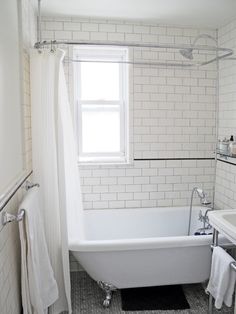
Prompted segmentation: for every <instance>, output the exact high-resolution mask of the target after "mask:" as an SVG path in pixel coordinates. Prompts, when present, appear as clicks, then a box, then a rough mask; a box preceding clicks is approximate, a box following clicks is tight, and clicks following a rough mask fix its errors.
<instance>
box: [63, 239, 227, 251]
mask: <svg viewBox="0 0 236 314" xmlns="http://www.w3.org/2000/svg"><path fill="white" fill-rule="evenodd" d="M220 238H221V237H220ZM211 243H212V235H201V236H200V235H199V236H194V235H191V236H187V235H186V236H176V237H173V236H171V237H156V238H154V237H153V238H135V239H115V240H114V239H113V240H78V239H76V238H75V239H71V240H70V241H69V250H70V251H75V252H101V251H133V250H150V249H168V248H181V247H193V246H195V247H197V246H206V245H207V246H209V248H210V245H211Z"/></svg>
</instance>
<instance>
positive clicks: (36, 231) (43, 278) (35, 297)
mask: <svg viewBox="0 0 236 314" xmlns="http://www.w3.org/2000/svg"><path fill="white" fill-rule="evenodd" d="M19 209H24V210H25V215H24V218H23V220H22V221H20V222H19V229H20V241H21V287H22V304H23V310H24V314H44V313H45V310H46V309H47V308H48V307H49V306H50V305H52V304H53V303H54V302H55V301H56V300H57V299H58V288H57V283H56V281H55V279H54V275H53V270H52V267H51V264H50V260H49V255H48V250H47V245H46V239H45V234H44V227H43V223H42V218H41V211H40V202H39V189H38V188H37V187H35V188H32V189H30V190H29V191H28V192H27V194H26V196H25V198H24V200H23V202H22V203H21V205H20V208H19Z"/></svg>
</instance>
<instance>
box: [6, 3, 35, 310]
mask: <svg viewBox="0 0 236 314" xmlns="http://www.w3.org/2000/svg"><path fill="white" fill-rule="evenodd" d="M21 3H22V21H23V23H22V24H23V25H22V31H23V34H22V35H23V54H22V58H23V62H22V64H23V104H22V110H23V117H24V160H25V167H26V169H27V170H30V169H31V167H32V163H31V122H30V77H29V71H30V68H29V48H30V47H32V44H33V43H34V42H35V40H36V39H35V38H36V36H35V29H36V28H35V25H36V18H35V14H34V11H33V6H32V4H31V0H22V1H21ZM21 198H22V193H21V191H19V192H18V193H17V194H16V195H15V197H14V198H13V199H12V200H11V201H10V202H9V204H8V205H7V207H6V210H7V211H8V212H12V213H16V212H17V210H18V206H19V203H20V200H21ZM1 214H2V213H0V219H1ZM21 311H22V307H21V287H20V246H19V230H18V224H16V223H12V224H9V225H7V226H5V227H1V226H0V312H1V314H19V313H21Z"/></svg>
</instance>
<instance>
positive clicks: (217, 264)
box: [206, 246, 236, 309]
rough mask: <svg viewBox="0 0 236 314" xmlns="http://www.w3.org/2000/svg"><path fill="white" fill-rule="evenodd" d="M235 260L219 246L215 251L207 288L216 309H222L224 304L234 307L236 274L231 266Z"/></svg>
mask: <svg viewBox="0 0 236 314" xmlns="http://www.w3.org/2000/svg"><path fill="white" fill-rule="evenodd" d="M232 262H235V260H234V259H233V258H232V256H230V255H229V254H228V253H226V252H225V250H223V249H222V248H221V247H219V246H217V247H215V248H214V250H213V255H212V264H211V275H210V279H209V282H208V286H207V288H206V292H207V293H210V294H211V295H212V296H213V298H214V299H215V307H216V308H217V309H220V308H221V307H222V304H223V303H225V305H227V306H229V307H230V306H231V305H232V301H233V293H234V286H235V280H236V272H235V271H234V270H233V269H232V268H231V266H230V264H231V263H232Z"/></svg>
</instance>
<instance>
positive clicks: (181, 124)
mask: <svg viewBox="0 0 236 314" xmlns="http://www.w3.org/2000/svg"><path fill="white" fill-rule="evenodd" d="M42 30H43V32H42V36H43V39H48V40H53V39H59V40H61V39H64V40H71V39H73V40H88V41H89V40H91V41H92V40H102V41H117V42H120V41H122V42H123V41H129V42H130V41H131V42H132V41H133V42H143V43H166V44H174V43H175V44H182V43H184V44H186V43H188V44H189V43H191V42H193V40H194V38H195V36H197V35H198V34H200V33H207V34H210V35H212V36H214V37H215V36H216V31H215V30H212V29H196V28H191V27H174V26H165V25H157V24H145V23H141V22H138V21H132V22H130V21H121V20H101V19H96V20H95V19H84V18H81V19H75V18H50V17H47V18H44V19H43V22H42ZM204 43H206V42H205V40H203V41H199V44H204ZM209 44H211V45H212V41H210V42H209ZM65 49H66V47H65ZM67 52H68V55H70V54H71V50H69V49H68V51H67ZM132 53H133V55H134V57H135V60H140V58H141V57H142V58H143V59H145V61H146V60H155V59H156V58H157V59H158V60H161V61H166V60H168V61H179V60H183V59H182V57H181V56H180V54H179V52H178V51H177V50H167V49H164V50H163V49H159V50H158V51H153V50H151V49H143V50H142V51H141V50H140V49H137V50H136V51H135V52H133V51H131V54H132ZM195 57H196V60H206V58H207V57H206V56H205V55H203V54H197V55H196V56H195ZM208 57H212V56H210V55H209V56H208ZM65 66H66V74H67V79H68V85H69V92H70V100H71V103H72V104H73V82H72V81H73V80H72V76H73V75H72V74H73V73H72V66H69V67H68V63H65ZM131 73H132V75H131V77H130V134H131V136H130V145H131V151H132V156H131V157H132V159H133V160H132V162H131V163H130V164H129V165H120V166H115V165H108V166H105V165H103V166H83V165H81V166H80V173H81V183H82V189H83V200H84V207H85V208H86V209H91V208H123V207H149V206H150V207H155V206H172V205H173V206H178V205H187V204H189V198H190V191H191V189H192V188H193V187H194V186H196V185H199V186H202V187H203V188H204V189H205V190H206V191H207V192H208V193H209V194H211V192H212V187H213V182H214V161H213V160H212V158H213V149H214V145H213V143H214V139H215V94H216V89H215V86H216V65H215V64H212V65H209V66H205V67H202V68H193V69H186V68H185V69H184V68H177V67H175V68H173V67H162V68H161V67H156V68H153V67H140V66H139V67H138V66H134V67H133V68H132V69H131Z"/></svg>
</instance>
